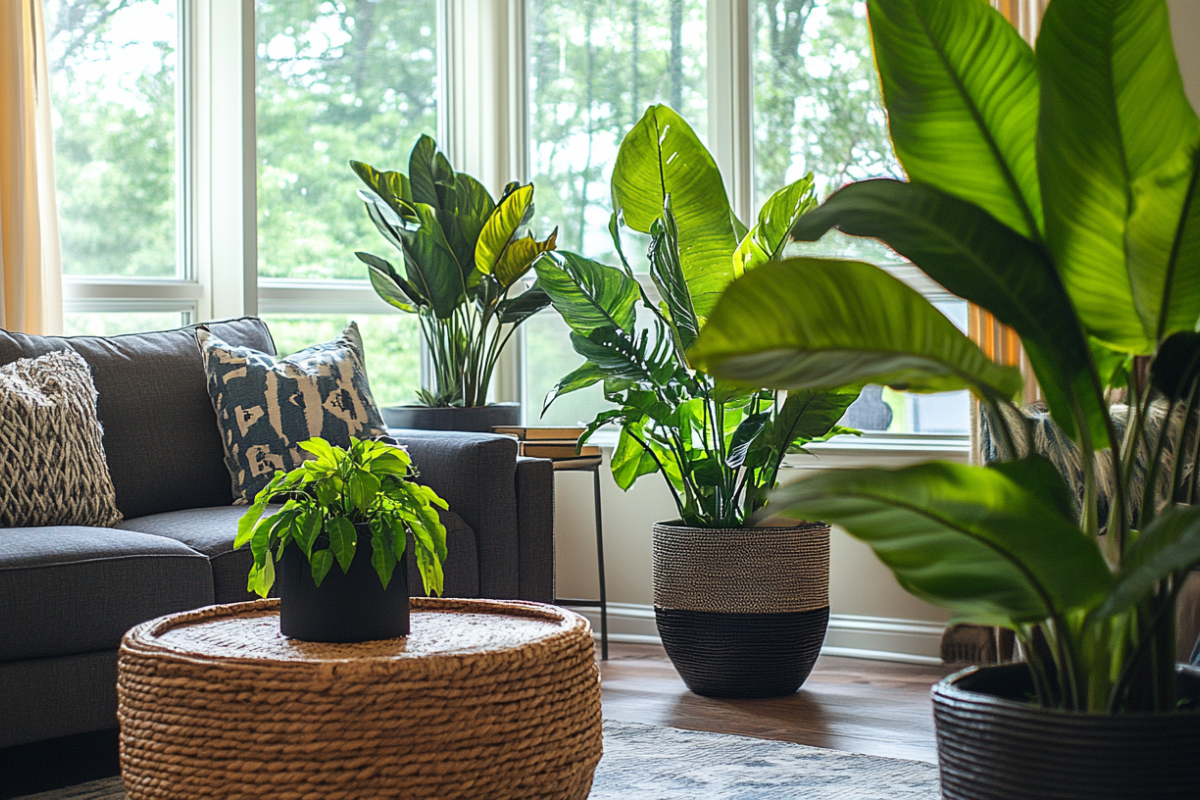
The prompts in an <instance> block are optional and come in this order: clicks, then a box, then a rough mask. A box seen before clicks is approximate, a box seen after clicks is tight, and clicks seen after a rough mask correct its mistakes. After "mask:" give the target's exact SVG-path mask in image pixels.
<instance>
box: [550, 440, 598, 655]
mask: <svg viewBox="0 0 1200 800" xmlns="http://www.w3.org/2000/svg"><path fill="white" fill-rule="evenodd" d="M551 460H552V461H554V469H555V471H556V472H590V473H592V496H593V497H594V498H595V501H596V563H597V565H598V567H599V573H600V599H598V600H587V599H579V598H574V597H558V598H555V600H554V602H555V603H556V604H557V605H560V606H579V607H582V608H599V609H600V659H601V660H602V661H607V660H608V590H607V588H606V586H605V583H604V521H603V514H602V513H601V510H600V467H601V466H602V465H603V464H604V457H603V456H596V457H594V458H568V459H562V460H555V459H551Z"/></svg>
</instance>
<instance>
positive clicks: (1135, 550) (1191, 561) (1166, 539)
mask: <svg viewBox="0 0 1200 800" xmlns="http://www.w3.org/2000/svg"><path fill="white" fill-rule="evenodd" d="M1196 564H1200V508H1197V507H1191V508H1188V507H1184V506H1172V507H1168V508H1166V509H1164V510H1163V513H1162V514H1161V515H1159V516H1158V518H1156V519H1155V520H1154V522H1152V523H1150V525H1149V527H1147V528H1146V530H1145V531H1143V532H1142V534H1141V535H1140V536H1139V537H1138V538H1137V541H1136V542H1134V543H1133V546H1132V547H1131V548H1129V550H1128V551H1127V552H1126V553H1125V557H1124V558H1123V560H1122V564H1121V571H1120V572H1119V573H1117V579H1116V583H1115V584H1114V586H1113V589H1112V591H1111V592H1109V594H1108V597H1107V598H1106V599H1105V601H1104V603H1103V604H1102V605H1101V606H1100V607H1099V608H1098V609H1096V612H1095V617H1096V618H1098V619H1103V618H1105V617H1108V616H1111V615H1113V614H1119V613H1121V612H1122V611H1126V610H1128V609H1130V608H1133V607H1134V606H1135V605H1137V604H1138V603H1142V602H1144V601H1145V600H1146V599H1147V598H1148V597H1149V596H1150V595H1151V594H1152V593H1153V592H1154V590H1155V588H1156V587H1157V586H1158V584H1159V583H1160V582H1161V581H1163V580H1165V579H1166V578H1167V577H1169V576H1170V575H1172V574H1173V573H1177V572H1184V571H1186V570H1188V569H1190V568H1191V567H1193V566H1195V565H1196Z"/></svg>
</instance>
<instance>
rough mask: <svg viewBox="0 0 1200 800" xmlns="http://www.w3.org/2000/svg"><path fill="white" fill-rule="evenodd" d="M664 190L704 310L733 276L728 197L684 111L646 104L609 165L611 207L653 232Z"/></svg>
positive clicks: (699, 307)
mask: <svg viewBox="0 0 1200 800" xmlns="http://www.w3.org/2000/svg"><path fill="white" fill-rule="evenodd" d="M668 196H669V197H670V200H671V206H672V209H673V210H674V212H675V221H676V224H677V225H678V227H679V260H680V263H681V265H682V267H683V274H684V277H685V279H686V280H687V284H688V287H689V289H690V290H691V294H692V301H693V303H694V306H695V309H696V313H697V314H698V315H700V316H701V317H704V316H707V315H708V312H709V311H711V310H712V308H713V306H714V305H716V302H717V298H718V297H719V296H720V294H721V290H723V289H724V288H725V286H726V285H727V284H728V283H729V282H730V281H731V280H733V277H734V274H733V261H732V257H733V252H734V250H735V249H736V248H737V245H738V239H737V236H736V234H735V232H734V229H733V222H732V221H731V212H730V210H729V197H728V195H727V194H726V193H725V184H724V182H723V181H722V180H721V173H720V171H719V170H718V169H717V163H716V161H714V160H713V157H712V155H710V154H709V152H708V150H706V149H705V148H704V145H703V144H701V142H700V139H699V137H697V136H696V133H695V131H693V130H692V129H691V127H690V126H689V125H688V124H687V122H685V121H684V119H683V117H681V116H679V115H678V114H677V113H675V112H674V111H672V110H671V109H670V108H668V107H667V106H661V105H658V106H651V107H650V108H649V109H647V110H646V113H645V115H644V116H643V117H642V119H641V121H639V122H638V123H637V125H635V126H634V127H633V130H631V131H630V132H629V133H628V134H627V135H626V136H625V139H624V141H622V142H621V149H620V151H619V152H618V153H617V162H616V165H615V166H614V167H613V177H612V201H613V210H614V211H615V212H616V213H617V214H618V215H620V218H621V219H622V220H623V221H624V223H625V224H626V225H628V226H629V227H631V228H633V229H634V230H636V231H640V232H641V233H650V228H651V226H652V225H653V224H654V221H655V220H657V219H658V218H659V217H661V216H662V210H663V205H664V204H665V203H666V201H667V198H668Z"/></svg>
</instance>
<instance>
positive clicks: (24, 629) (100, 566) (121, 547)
mask: <svg viewBox="0 0 1200 800" xmlns="http://www.w3.org/2000/svg"><path fill="white" fill-rule="evenodd" d="M212 601H213V593H212V570H211V569H210V568H209V565H208V560H207V559H206V558H204V556H202V555H200V554H199V553H197V552H196V551H194V550H192V549H191V548H189V547H186V546H184V545H183V544H181V543H179V542H175V541H171V540H170V539H164V538H162V537H161V536H149V535H147V534H143V533H133V532H130V531H122V530H116V529H113V528H89V527H83V526H50V527H39V528H3V529H0V609H3V613H0V662H4V661H16V660H19V659H24V658H47V657H51V656H65V655H72V654H74V653H90V652H92V651H95V650H109V649H113V648H115V647H117V645H119V644H120V642H121V637H122V636H123V635H124V634H125V631H127V630H129V628H131V627H133V626H134V625H136V624H138V623H139V622H145V621H146V620H148V619H153V618H154V617H158V616H162V615H163V614H172V613H175V612H177V611H185V610H187V609H191V608H199V607H200V606H205V605H209V604H211V603H212Z"/></svg>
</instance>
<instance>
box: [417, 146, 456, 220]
mask: <svg viewBox="0 0 1200 800" xmlns="http://www.w3.org/2000/svg"><path fill="white" fill-rule="evenodd" d="M408 180H409V186H410V189H411V191H412V198H413V202H416V203H425V204H426V205H428V206H432V207H433V208H434V209H435V210H438V211H444V210H448V208H450V207H449V206H446V205H444V204H443V199H444V198H445V195H446V191H445V187H446V186H447V185H449V186H451V187H453V185H454V170H453V169H452V168H451V166H450V162H449V161H447V160H446V157H445V156H444V155H442V152H441V151H440V150H438V146H437V142H435V141H434V140H433V137H431V136H428V135H426V134H422V135H421V138H419V139H417V143H416V144H415V145H413V149H412V152H411V153H409V156H408Z"/></svg>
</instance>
